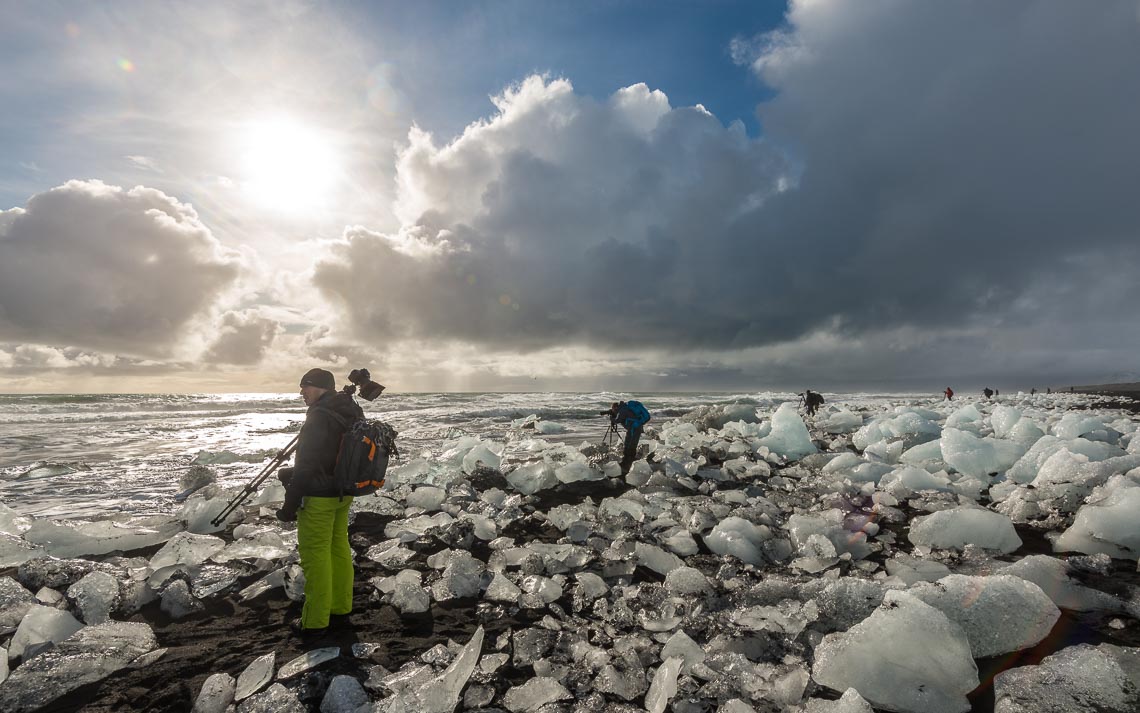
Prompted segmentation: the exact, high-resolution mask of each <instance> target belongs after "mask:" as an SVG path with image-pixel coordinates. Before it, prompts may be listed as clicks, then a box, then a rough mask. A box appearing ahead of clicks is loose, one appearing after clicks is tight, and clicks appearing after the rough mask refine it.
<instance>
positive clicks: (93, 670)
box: [0, 621, 157, 713]
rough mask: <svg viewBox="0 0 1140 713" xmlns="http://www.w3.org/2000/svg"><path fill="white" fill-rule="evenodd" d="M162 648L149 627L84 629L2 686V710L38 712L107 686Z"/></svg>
mask: <svg viewBox="0 0 1140 713" xmlns="http://www.w3.org/2000/svg"><path fill="white" fill-rule="evenodd" d="M156 646H157V642H156V641H155V638H154V632H153V631H151V629H150V627H149V626H147V625H146V624H138V623H134V622H120V621H111V622H107V623H105V624H96V625H95V626H88V627H84V628H83V629H82V630H80V631H77V632H76V633H75V634H74V635H72V636H70V637H68V638H67V639H64V640H62V641H60V642H59V643H57V644H56V645H55V646H54V647H52V648H51V649H49V650H47V651H45V652H43V653H42V654H40V655H39V656H36V657H35V658H33V659H31V660H29V661H25V662H24V663H22V664H21V665H20V666H18V667H17V668H16V669H15V670H13V671H12V673H11V675H9V677H8V680H7V681H5V682H4V684H3V685H0V710H3V711H6V712H7V713H23V712H24V711H34V710H38V709H39V708H42V707H44V706H46V705H47V704H48V703H50V702H51V701H54V700H55V699H57V698H59V697H61V696H63V695H65V694H67V693H70V692H71V691H74V690H75V689H77V688H79V687H81V686H85V685H87V684H89V683H95V682H97V681H101V680H103V679H104V678H106V677H107V676H110V675H111V674H113V673H114V672H116V671H118V670H119V669H122V668H124V667H126V666H128V665H130V664H131V662H133V661H134V660H135V659H137V658H138V657H140V656H142V655H143V654H145V653H147V652H149V651H152V650H154V648H155V647H156Z"/></svg>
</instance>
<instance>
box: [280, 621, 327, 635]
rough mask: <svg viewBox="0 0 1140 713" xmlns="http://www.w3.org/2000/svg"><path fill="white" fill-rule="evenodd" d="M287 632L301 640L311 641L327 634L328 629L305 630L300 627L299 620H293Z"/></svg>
mask: <svg viewBox="0 0 1140 713" xmlns="http://www.w3.org/2000/svg"><path fill="white" fill-rule="evenodd" d="M289 631H291V632H292V633H293V635H294V636H299V637H301V638H302V639H313V638H317V637H319V636H321V635H322V634H326V633H328V627H325V628H322V629H306V628H304V627H303V626H301V620H300V619H294V620H293V621H291V622H289Z"/></svg>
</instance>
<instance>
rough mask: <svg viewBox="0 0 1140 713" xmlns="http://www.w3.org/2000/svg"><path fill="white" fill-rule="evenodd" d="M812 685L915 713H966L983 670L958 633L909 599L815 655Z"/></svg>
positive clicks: (827, 640)
mask: <svg viewBox="0 0 1140 713" xmlns="http://www.w3.org/2000/svg"><path fill="white" fill-rule="evenodd" d="M812 678H814V679H815V680H816V682H818V683H819V684H821V685H824V686H827V687H828V688H831V689H833V690H836V691H846V690H847V689H848V688H854V689H856V690H857V691H859V694H860V695H862V696H863V697H864V698H866V699H867V700H868V701H870V702H871V703H872V704H873V705H875V706H877V707H881V708H887V709H889V710H894V711H906V712H910V711H913V712H914V713H963V712H964V711H968V710H970V702H969V701H968V700H967V699H966V694H967V693H969V692H970V691H972V690H974V689H975V688H977V686H978V668H977V666H975V665H974V659H973V657H972V656H971V654H970V644H969V641H968V640H967V639H966V634H965V633H964V632H963V631H962V629H961V627H959V626H958V625H957V624H955V623H953V622H951V621H950V620H949V619H947V618H946V615H945V614H943V613H942V612H940V611H938V610H937V609H935V608H934V607H932V606H930V605H929V604H926V603H924V602H922V601H920V600H918V599H917V598H915V597H914V596H912V595H910V594H908V593H906V592H898V591H889V592H887V594H886V596H885V598H884V600H883V605H882V606H880V607H879V608H878V609H876V610H875V612H874V613H873V614H872V615H871V616H870V617H868V618H867V619H865V620H864V621H862V622H860V623H859V624H856V625H855V626H854V627H852V628H851V629H850V630H849V631H847V632H843V633H836V634H828V635H827V636H825V637H824V638H823V641H822V642H821V643H820V645H819V646H818V647H816V650H815V662H814V664H813V666H812Z"/></svg>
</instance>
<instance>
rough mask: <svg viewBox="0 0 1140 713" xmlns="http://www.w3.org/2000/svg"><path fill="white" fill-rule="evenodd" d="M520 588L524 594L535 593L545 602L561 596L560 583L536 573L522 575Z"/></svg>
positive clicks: (547, 602) (555, 599)
mask: <svg viewBox="0 0 1140 713" xmlns="http://www.w3.org/2000/svg"><path fill="white" fill-rule="evenodd" d="M520 588H521V589H522V591H523V592H524V593H526V594H533V595H535V596H536V597H538V598H539V599H540V600H541V601H542V602H543V603H545V604H550V603H551V602H554V601H557V600H558V599H560V598H561V597H562V585H560V584H559V583H558V582H556V581H555V580H553V579H551V578H549V577H543V576H541V575H538V574H532V575H530V576H529V577H524V578H523V581H522V586H521V587H520Z"/></svg>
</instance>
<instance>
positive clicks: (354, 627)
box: [0, 468, 1140, 713]
mask: <svg viewBox="0 0 1140 713" xmlns="http://www.w3.org/2000/svg"><path fill="white" fill-rule="evenodd" d="M779 470H780V469H779V468H777V469H775V470H774V474H778V471H779ZM480 485H489V484H486V483H480ZM721 485H722V487H724V488H739V487H748V485H747V484H740V483H724V484H721ZM628 489H629V486H628V485H626V484H625V483H624V482H621V481H619V480H609V481H602V482H591V483H574V484H571V485H567V486H560V487H558V488H555V489H553V490H548V491H543V492H541V493H539V494H538V495H536V496H535V497H534V499H533V500H532V501H531V504H532V506H533V507H535V508H537V509H538V510H540V511H546V510H549V509H550V508H552V507H555V506H557V505H560V504H572V503H579V502H582V501H583V500H584V499H585V498H586V497H587V496H589V497H592V498H593V500H594V501H595V502H599V501H600V500H601V499H602V498H604V497H613V496H616V495H619V494H620V493H622V492H624V491H626V490H628ZM870 504H871V503H870V499H869V498H867V499H863V501H856V502H848V503H847V504H846V507H847V509H849V510H851V511H852V512H858V511H862V512H869V507H870ZM835 505H836V506H842V504H841V503H835ZM923 514H925V513H923V512H918V511H909V510H908V511H907V515H908V522H909V519H910V518H913V517H916V516H919V515H923ZM392 519H393V518H386V517H381V516H378V515H375V514H371V513H361V514H358V515H357V517H356V518H355V520H354V522H353V523H352V525H351V527H350V540H351V542H352V546H353V549H354V550H355V551H356V553H357V565H356V585H355V597H354V602H355V611H354V612H353V613H352V614H351V615H350V616H349V621H348V622H347V624H346V625H342V626H338V627H335V628H330V630H329V632H327V633H325V634H323V635H322V636H320V637H318V638H313V639H306V640H304V641H302V640H300V639H299V638H298V637H297V636H295V635H293V634H291V633H290V631H289V628H288V622H289V621H291V620H293V619H296V618H297V617H298V616H299V615H300V604H298V603H295V602H292V601H290V600H289V599H288V598H287V597H286V596H285V594H284V592H283V590H282V589H281V588H280V587H278V588H276V589H273V590H271V591H270V592H268V593H266V594H262V595H260V596H259V597H257V598H256V599H253V600H251V601H249V602H241V601H239V598H238V596H237V594H236V592H237V590H239V589H241V588H242V587H245V586H247V585H249V584H252V583H253V582H255V581H256V580H257V579H259V578H260V577H262V576H264V573H262V574H257V575H250V576H248V577H245V578H243V579H242V580H241V581H240V582H239V585H238V586H237V587H235V588H234V589H233V590H231V591H230V592H228V593H226V594H225V595H220V596H215V597H212V598H209V599H206V600H203V604H205V606H206V610H205V611H203V612H201V613H198V614H195V615H193V616H189V617H185V618H183V619H179V620H172V619H171V618H170V617H169V616H167V615H166V614H165V613H163V612H162V611H161V609H160V608H159V605H158V602H154V603H152V604H150V605H147V606H146V607H144V608H143V610H142V611H140V612H139V613H138V614H136V615H134V616H132V617H131V618H130V621H139V622H145V623H148V624H149V625H150V626H151V627H152V628H153V630H154V633H155V636H156V637H157V640H158V646H159V648H165V649H166V653H165V655H163V656H162V657H161V658H160V659H159V660H158V661H156V662H154V663H152V664H150V665H148V666H147V667H145V668H142V669H125V670H122V671H119V672H117V673H115V674H113V675H111V676H110V677H108V678H106V679H104V680H103V681H100V682H99V683H95V684H90V685H88V686H84V687H82V688H80V689H78V690H76V691H73V692H72V693H70V694H68V695H66V696H64V697H62V698H59V699H57V700H56V701H55V702H53V703H52V704H50V705H48V706H46V707H45V708H43V709H41V710H44V711H53V712H58V713H63V712H65V711H67V712H71V711H83V712H87V713H96V712H99V713H103V712H107V713H110V712H111V711H189V710H190V709H191V707H192V706H193V702H194V700H195V698H196V697H197V695H198V692H199V691H200V690H201V687H202V684H203V683H204V682H205V680H206V678H207V677H208V676H210V675H211V674H214V673H218V672H226V673H229V674H230V675H231V676H234V677H235V678H236V677H237V676H238V675H239V674H240V673H241V672H242V671H243V670H244V669H245V668H246V667H247V666H248V665H249V664H250V663H251V662H252V661H253V660H254V659H255V658H257V657H258V656H261V655H263V654H267V653H269V652H276V653H277V661H276V662H277V666H281V665H282V664H284V663H286V662H288V661H291V660H292V659H293V658H295V657H297V656H300V655H301V654H303V653H305V652H306V651H311V650H312V649H315V648H320V647H325V646H340V647H341V650H342V655H341V657H340V658H338V659H335V660H333V661H330V662H327V663H325V664H322V665H321V666H320V667H318V668H317V669H316V670H315V671H311V672H307V673H305V674H302V676H301V677H300V681H301V683H300V686H299V687H296V686H298V684H297V679H294V680H293V681H289V682H287V683H288V684H289V687H291V688H294V690H295V691H296V692H297V694H298V696H299V697H300V698H301V700H302V701H303V702H305V703H306V704H308V705H309V706H310V709H311V710H318V707H319V704H320V701H321V698H322V696H323V695H324V691H325V689H326V688H327V686H328V684H329V682H330V681H331V680H332V678H333V677H334V676H337V675H341V674H347V675H350V676H353V677H354V678H356V679H357V680H359V681H361V682H363V681H365V680H366V679H367V678H368V674H369V669H370V668H371V667H372V666H374V665H376V664H380V665H382V666H384V667H385V668H387V669H388V670H389V671H393V672H394V671H396V670H397V669H399V668H400V667H401V666H402V665H404V664H405V663H406V662H408V661H409V660H411V659H413V658H416V657H417V656H419V655H421V654H422V653H424V652H425V651H427V650H428V649H430V648H432V647H433V646H435V645H437V644H441V643H446V642H447V640H448V639H451V640H453V641H455V642H458V643H460V644H465V643H466V642H467V641H468V640H469V639H470V638H471V636H472V635H473V634H474V632H475V630H476V628H477V627H478V626H480V625H482V626H483V627H484V631H485V634H486V636H485V639H484V644H483V651H484V653H490V652H492V651H494V650H495V649H494V644H495V641H496V639H497V638H498V636H499V635H500V634H501V633H503V632H506V631H508V630H519V629H524V628H527V627H529V626H533V625H534V624H535V623H536V622H537V621H538V620H539V619H541V618H542V617H543V616H544V615H545V613H546V609H533V610H525V609H517V608H510V609H504V608H502V607H488V606H487V605H481V604H480V603H479V601H478V600H475V599H463V600H455V601H452V602H445V603H439V602H435V601H433V603H432V606H431V610H430V611H429V612H426V613H424V614H422V615H413V616H402V615H400V614H399V612H398V611H397V610H396V609H395V608H394V607H392V606H391V605H387V604H381V603H380V602H379V597H378V593H377V592H376V591H375V589H374V587H373V586H372V585H371V584H370V582H369V580H370V579H371V578H373V577H375V576H381V577H387V576H391V575H392V574H394V572H391V571H388V570H385V569H384V568H382V567H380V566H379V565H378V564H376V563H375V562H372V561H371V560H368V559H367V558H366V557H364V553H365V551H366V550H367V549H368V548H369V547H370V546H371V545H373V544H375V543H378V542H381V541H383V540H386V539H388V538H387V537H385V536H384V526H385V525H386V524H388V523H389V522H391V521H392ZM880 525H881V526H882V529H883V530H884V531H890V532H892V533H894V535H895V538H896V542H895V544H894V546H893V552H892V554H893V553H897V552H900V551H901V552H909V551H910V550H911V546H910V543H909V541H908V540H907V532H908V529H909V527H908V524H907V523H906V522H904V523H887V522H880ZM1017 531H1018V534H1019V535H1020V536H1021V538H1022V541H1023V543H1024V544H1023V546H1022V547H1021V548H1020V549H1019V550H1018V551H1017V552H1015V553H1013V554H1011V555H1007V556H1004V557H1001V559H1006V560H1009V561H1013V560H1016V559H1019V558H1021V557H1024V556H1028V555H1031V554H1049V555H1053V551H1052V547H1051V545H1050V543H1049V541H1048V540H1047V539H1046V538H1045V537H1044V533H1043V532H1041V531H1040V530H1036V529H1034V528H1031V527H1028V526H1020V525H1019V526H1017ZM219 534H221V535H222V536H223V537H226V538H227V539H230V535H229V534H228V533H219ZM501 534H502V535H504V536H506V537H512V538H515V540H516V542H518V543H519V544H525V543H527V542H555V541H557V540H558V539H560V538H561V537H563V533H562V532H560V531H559V530H557V529H556V528H553V527H552V526H550V525H549V524H548V523H545V522H543V521H541V520H540V519H537V518H533V517H530V516H526V517H523V518H520V519H519V520H518V521H516V522H514V523H512V524H511V525H510V526H508V527H507V528H506V529H505V530H504V531H503V532H502V533H501ZM694 539H695V540H696V541H697V543H698V545H699V547H700V551H701V553H700V554H699V555H697V556H695V557H693V558H690V564H692V565H693V566H696V567H698V568H699V569H701V570H702V571H705V572H706V574H713V573H714V572H715V571H716V568H717V567H718V566H719V563H720V562H721V560H720V558H719V557H708V556H706V555H710V554H711V553H710V551H709V550H708V549H707V547H706V546H705V544H704V542H703V540H702V539H701V537H700V536H694ZM410 547H412V549H415V550H416V551H417V553H418V554H417V556H416V557H415V558H414V559H413V560H412V561H411V562H409V563H408V567H410V568H416V569H420V570H421V571H422V570H429V568H428V567H427V565H426V562H425V560H426V558H427V556H428V555H430V554H433V553H435V552H438V551H440V550H443V549H446V548H447V547H448V545H447V544H446V543H444V542H442V541H440V540H436V539H434V538H430V537H424V538H421V539H420V540H417V541H416V542H415V543H412V544H411V545H410ZM158 549H159V548H158V547H152V548H148V549H146V550H140V551H135V552H128V553H122V554H124V555H127V556H144V557H149V556H150V555H152V554H153V553H154V552H156V551H157V550H158ZM116 554H118V553H116ZM472 554H473V555H474V556H475V557H476V558H478V559H482V560H483V561H484V562H485V561H486V560H487V557H488V556H489V554H490V550H489V549H488V548H487V546H486V543H482V542H478V541H476V543H475V545H474V546H473V548H472ZM92 559H98V558H92ZM868 559H870V560H872V561H875V562H877V563H878V564H880V565H882V564H883V562H884V561H885V560H886V556H885V555H884V554H883V553H875V554H872V555H871V556H870V557H869V558H868ZM841 566H842V568H843V570H844V574H846V573H847V570H848V569H849V567H850V565H849V564H848V563H841ZM951 569H953V567H951ZM772 573H773V574H776V575H778V576H786V575H787V574H788V570H787V569H786V568H783V567H781V568H773V570H772ZM3 574H10V575H12V576H15V570H12V569H10V570H7V571H5V572H0V575H3ZM762 574H763V573H762ZM1071 576H1073V578H1074V579H1076V580H1078V581H1080V582H1081V583H1083V584H1085V585H1086V586H1090V587H1093V588H1096V589H1100V590H1102V591H1106V592H1109V593H1112V594H1115V595H1117V596H1120V597H1122V598H1124V599H1125V600H1127V599H1128V598H1129V597H1130V596H1131V595H1132V592H1133V590H1134V588H1136V587H1137V586H1140V574H1138V573H1137V572H1136V564H1135V562H1132V561H1129V560H1116V561H1114V572H1113V573H1112V574H1111V575H1109V576H1098V575H1090V574H1084V573H1074V574H1073V575H1071ZM661 581H663V577H661V576H660V575H659V574H657V573H655V572H652V571H650V570H647V569H645V568H643V567H638V568H637V570H636V572H635V573H634V575H633V582H634V583H639V582H661ZM567 591H569V588H567ZM557 603H558V604H559V605H560V606H562V607H563V608H564V609H565V610H567V611H569V610H570V608H571V607H570V596H569V593H567V594H566V595H565V596H564V597H563V598H562V599H561V600H559V601H558V602H557ZM1115 617H1119V618H1120V619H1121V620H1122V621H1124V622H1125V628H1123V629H1120V630H1117V629H1113V628H1111V627H1110V626H1109V625H1108V622H1109V621H1110V620H1112V619H1113V618H1115ZM358 642H360V643H378V644H382V648H381V649H380V650H378V651H376V652H375V653H374V654H372V655H371V657H370V658H369V659H367V660H359V659H355V658H353V656H352V653H351V646H352V644H354V643H358ZM1102 642H1109V643H1113V644H1116V645H1119V646H1140V624H1138V622H1136V621H1135V620H1133V619H1131V618H1130V617H1127V616H1125V615H1107V616H1106V615H1104V614H1081V613H1078V612H1071V611H1066V610H1062V613H1061V618H1060V619H1059V620H1058V622H1057V624H1056V625H1055V626H1054V628H1053V630H1052V631H1051V632H1050V634H1049V636H1047V637H1046V638H1045V639H1044V640H1043V641H1042V642H1041V643H1040V644H1038V645H1037V646H1035V647H1033V648H1032V649H1028V650H1025V651H1020V652H1015V653H1013V654H1007V655H1006V656H1003V657H995V658H993V659H980V660H978V661H977V664H978V674H979V680H980V681H981V682H982V683H981V685H980V686H979V687H978V688H977V689H976V690H975V691H973V692H972V693H971V694H970V696H969V698H970V701H971V704H972V706H973V707H972V709H971V710H972V711H992V710H993V709H994V692H993V678H994V676H996V675H997V674H998V673H1000V672H1002V671H1004V670H1007V669H1009V668H1014V667H1017V666H1025V665H1030V664H1037V663H1040V661H1041V660H1042V659H1044V658H1045V657H1046V656H1048V655H1050V654H1053V653H1055V652H1057V651H1059V650H1060V649H1062V648H1064V647H1066V646H1070V645H1073V644H1078V643H1091V644H1098V643H1102ZM507 651H508V652H509V648H508V649H507ZM533 675H534V672H533V669H532V668H531V667H530V666H524V667H522V668H517V667H514V666H513V665H512V664H510V663H508V664H506V665H504V666H503V667H502V668H501V669H499V676H498V678H497V679H496V680H495V681H494V683H493V684H491V685H494V686H495V687H496V689H497V690H498V691H499V692H500V693H502V692H504V691H505V690H507V689H508V688H510V687H511V686H513V685H518V684H521V683H524V682H525V681H527V680H528V679H530V678H531V677H532V676H533ZM813 688H815V687H814V685H813V686H811V687H809V693H811V692H812V689H813ZM375 695H376V694H373V696H375ZM814 695H816V696H820V697H827V698H838V697H839V694H838V693H836V692H831V691H828V690H826V689H817V690H815V692H814Z"/></svg>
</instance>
